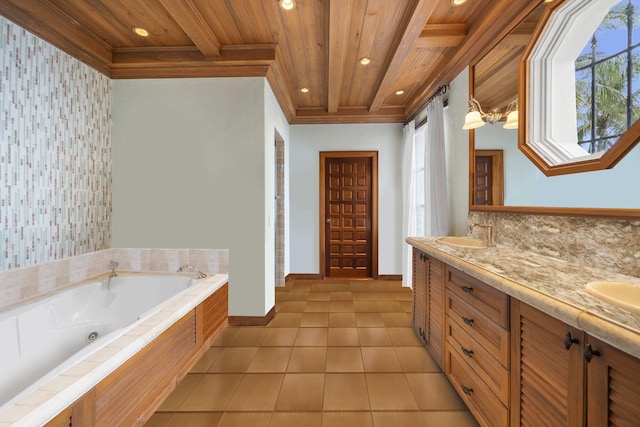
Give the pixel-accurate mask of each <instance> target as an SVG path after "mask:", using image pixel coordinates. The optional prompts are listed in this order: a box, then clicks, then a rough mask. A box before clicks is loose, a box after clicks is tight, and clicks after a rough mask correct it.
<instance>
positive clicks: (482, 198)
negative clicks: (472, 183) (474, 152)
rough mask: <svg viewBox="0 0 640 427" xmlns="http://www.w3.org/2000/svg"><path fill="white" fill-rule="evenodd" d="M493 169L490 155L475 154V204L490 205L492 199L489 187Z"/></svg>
mask: <svg viewBox="0 0 640 427" xmlns="http://www.w3.org/2000/svg"><path fill="white" fill-rule="evenodd" d="M492 170H493V165H492V158H491V156H476V187H475V196H474V197H475V204H476V205H490V204H491V201H492V200H493V194H492V192H491V188H492V185H493V176H492V174H491V172H492Z"/></svg>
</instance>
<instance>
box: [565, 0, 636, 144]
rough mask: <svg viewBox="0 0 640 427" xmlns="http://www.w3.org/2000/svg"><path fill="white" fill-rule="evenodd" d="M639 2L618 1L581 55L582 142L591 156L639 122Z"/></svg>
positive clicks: (579, 129) (579, 105)
mask: <svg viewBox="0 0 640 427" xmlns="http://www.w3.org/2000/svg"><path fill="white" fill-rule="evenodd" d="M639 4H640V0H635V1H632V0H622V1H620V2H618V3H617V4H615V5H614V6H613V7H612V8H611V10H610V11H609V13H607V14H606V15H605V17H604V19H603V20H602V22H601V23H600V25H599V26H598V28H597V29H596V31H595V33H594V34H593V35H592V36H591V38H590V39H589V41H588V42H587V43H586V45H585V46H584V48H583V49H582V51H581V52H580V54H579V55H578V58H577V59H576V65H575V67H576V72H575V81H576V84H575V87H576V109H577V143H578V145H580V146H581V147H582V149H584V150H585V152H586V153H588V154H596V153H604V152H605V151H607V150H608V149H609V148H611V147H612V146H613V144H615V143H616V142H617V141H618V139H619V138H620V136H621V135H622V134H623V133H624V132H625V131H626V130H627V129H629V127H631V124H632V123H633V122H635V121H636V120H638V117H639V112H640V99H639V98H640V88H639V86H640V82H639V77H640V61H639V59H640V58H638V53H639V52H638V49H639V48H638V47H639V46H640V43H638V37H639V34H638V33H640V29H637V28H634V25H635V23H636V22H637V18H636V14H637V11H638V5H639Z"/></svg>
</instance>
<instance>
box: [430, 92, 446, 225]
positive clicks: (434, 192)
mask: <svg viewBox="0 0 640 427" xmlns="http://www.w3.org/2000/svg"><path fill="white" fill-rule="evenodd" d="M427 119H428V122H427V128H426V145H425V163H424V168H425V170H424V190H425V198H424V200H425V212H424V217H425V228H424V230H425V232H424V234H425V236H446V235H447V233H448V232H449V212H448V211H449V209H448V207H449V206H448V204H449V203H448V199H447V169H446V158H445V147H444V106H443V104H442V95H437V96H435V97H434V98H433V99H432V100H431V101H430V102H429V103H428V104H427Z"/></svg>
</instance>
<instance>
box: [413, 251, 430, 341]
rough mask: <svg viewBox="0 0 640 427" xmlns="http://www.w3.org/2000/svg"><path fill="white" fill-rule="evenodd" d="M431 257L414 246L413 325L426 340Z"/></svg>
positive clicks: (423, 339) (421, 337)
mask: <svg viewBox="0 0 640 427" xmlns="http://www.w3.org/2000/svg"><path fill="white" fill-rule="evenodd" d="M428 263H429V258H428V256H427V254H425V253H424V252H422V251H421V250H419V249H416V248H413V283H412V285H413V327H414V329H415V331H416V333H417V334H418V336H419V337H420V339H421V340H422V341H423V342H424V341H425V340H426V338H427V336H426V333H427V330H426V329H427V309H428V307H427V267H428Z"/></svg>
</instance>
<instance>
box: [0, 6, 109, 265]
mask: <svg viewBox="0 0 640 427" xmlns="http://www.w3.org/2000/svg"><path fill="white" fill-rule="evenodd" d="M110 223H111V82H110V80H109V79H108V78H107V77H106V76H104V75H102V74H100V73H98V72H97V71H95V70H93V69H92V68H90V67H88V66H86V65H84V64H83V63H81V62H79V61H78V60H76V59H74V58H72V57H71V56H69V55H67V54H65V53H64V52H62V51H60V50H59V49H57V48H55V47H53V46H51V45H50V44H48V43H46V42H44V41H42V40H40V39H38V38H37V37H36V36H34V35H33V34H31V33H29V32H27V31H25V30H23V29H22V28H20V27H18V26H16V25H15V24H13V23H11V22H9V21H7V20H6V19H4V18H3V17H0V250H1V252H0V271H4V270H9V269H13V268H17V267H23V266H27V265H32V264H36V263H41V262H44V261H51V260H58V259H62V258H65V257H69V256H74V255H81V254H85V253H88V252H93V251H97V250H102V249H106V248H108V247H109V246H110V242H111V225H110Z"/></svg>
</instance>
